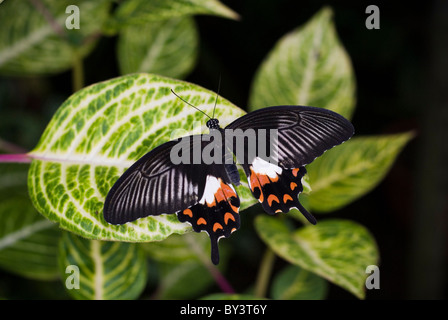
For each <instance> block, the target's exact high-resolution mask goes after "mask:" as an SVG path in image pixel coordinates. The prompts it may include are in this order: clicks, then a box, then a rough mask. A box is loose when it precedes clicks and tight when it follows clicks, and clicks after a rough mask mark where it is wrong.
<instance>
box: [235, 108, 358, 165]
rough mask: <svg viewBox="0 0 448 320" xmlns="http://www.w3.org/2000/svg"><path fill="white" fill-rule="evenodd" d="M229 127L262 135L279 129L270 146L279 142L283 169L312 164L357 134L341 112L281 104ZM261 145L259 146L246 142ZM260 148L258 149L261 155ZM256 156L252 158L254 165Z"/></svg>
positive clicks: (246, 146)
mask: <svg viewBox="0 0 448 320" xmlns="http://www.w3.org/2000/svg"><path fill="white" fill-rule="evenodd" d="M226 129H232V130H235V129H241V130H243V131H244V130H247V129H253V130H254V131H255V134H256V135H257V141H259V140H260V138H265V139H266V137H260V136H259V134H260V132H264V131H263V130H267V131H266V134H267V137H268V138H271V135H270V131H269V130H271V129H273V130H277V134H276V136H277V138H278V140H277V142H275V141H268V142H267V146H270V145H271V144H272V143H276V146H278V148H277V153H276V159H274V160H275V161H277V162H278V164H279V165H280V166H281V167H282V168H289V169H294V168H300V167H303V166H304V165H306V164H308V163H311V162H312V161H313V160H314V159H315V158H317V157H318V156H320V155H322V154H323V153H324V152H325V151H326V150H328V149H330V148H332V147H334V146H336V145H338V144H341V143H342V142H344V141H346V140H348V139H349V138H350V137H351V136H352V135H353V133H354V128H353V125H352V124H351V123H350V122H349V121H348V120H346V119H345V118H344V117H342V116H341V115H339V114H337V113H335V112H332V111H329V110H326V109H322V108H315V107H304V106H278V107H269V108H263V109H259V110H256V111H254V112H251V113H248V114H246V115H244V116H242V117H241V118H238V119H236V120H235V121H233V122H232V123H230V124H229V125H228V126H227V127H226ZM244 147H245V149H246V151H247V150H248V148H250V147H252V148H255V147H257V148H259V145H257V146H254V145H245V146H244ZM259 152H260V151H259V149H257V150H256V151H255V155H257V156H258V154H259ZM252 160H253V159H248V160H247V162H248V163H249V164H250V163H251V161H252Z"/></svg>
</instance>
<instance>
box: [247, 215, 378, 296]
mask: <svg viewBox="0 0 448 320" xmlns="http://www.w3.org/2000/svg"><path fill="white" fill-rule="evenodd" d="M255 227H256V230H257V232H258V234H259V235H260V237H261V239H262V240H263V241H264V242H265V243H266V244H267V245H268V246H269V247H270V248H271V249H272V250H273V251H274V252H275V253H276V254H278V255H279V256H280V257H282V258H283V259H285V260H287V261H289V262H290V263H292V264H294V265H297V266H299V267H302V268H303V269H305V270H307V271H310V272H313V273H315V274H317V275H319V276H321V277H323V278H325V279H327V280H328V281H330V282H333V283H334V284H336V285H339V286H341V287H342V288H344V289H346V290H348V291H349V292H351V293H352V294H354V295H355V296H356V297H358V298H360V299H363V298H364V297H365V291H364V286H365V279H366V273H365V270H366V267H367V266H369V265H376V264H378V249H377V247H376V243H375V240H374V239H373V237H372V236H371V235H370V233H369V232H368V231H367V230H366V229H365V228H364V227H363V226H361V225H359V224H357V223H355V222H353V221H348V220H338V219H334V220H324V221H320V222H318V224H317V225H315V226H312V225H310V226H305V227H302V228H299V229H297V230H296V231H294V232H290V230H289V229H288V228H287V227H286V225H285V224H284V223H283V222H282V221H281V220H279V219H276V218H273V217H267V216H264V215H262V216H258V217H257V219H256V220H255Z"/></svg>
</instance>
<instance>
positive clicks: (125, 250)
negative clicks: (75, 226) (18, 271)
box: [59, 232, 146, 300]
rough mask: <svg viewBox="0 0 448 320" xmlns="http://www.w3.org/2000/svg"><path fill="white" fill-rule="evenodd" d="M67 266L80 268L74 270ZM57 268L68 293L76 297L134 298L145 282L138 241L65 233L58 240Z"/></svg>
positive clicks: (144, 271) (144, 268)
mask: <svg viewBox="0 0 448 320" xmlns="http://www.w3.org/2000/svg"><path fill="white" fill-rule="evenodd" d="M68 266H76V267H78V268H79V288H78V289H77V288H76V287H74V288H71V287H67V284H75V283H76V280H74V278H73V277H76V273H75V272H73V271H72V269H70V268H69V269H67V267H68ZM59 268H60V272H61V278H62V279H63V281H64V284H65V285H66V287H67V291H68V292H69V294H70V295H71V296H72V297H74V298H75V299H83V300H84V299H89V300H91V299H95V300H105V299H108V300H118V299H120V300H121V299H135V298H137V297H139V296H140V294H141V292H142V290H143V289H144V287H145V285H146V260H145V256H144V253H143V251H142V250H141V249H140V247H139V246H138V245H137V244H132V243H123V242H116V241H115V242H105V241H98V240H88V239H84V238H81V237H78V236H76V235H74V234H72V233H69V232H64V234H63V236H62V239H61V241H60V243H59Z"/></svg>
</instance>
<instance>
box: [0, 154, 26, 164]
mask: <svg viewBox="0 0 448 320" xmlns="http://www.w3.org/2000/svg"><path fill="white" fill-rule="evenodd" d="M0 162H20V163H30V162H31V158H30V157H29V156H28V154H26V153H18V154H0Z"/></svg>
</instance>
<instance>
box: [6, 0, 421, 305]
mask: <svg viewBox="0 0 448 320" xmlns="http://www.w3.org/2000/svg"><path fill="white" fill-rule="evenodd" d="M94 3H95V4H93V2H92V1H78V2H77V5H78V6H79V8H80V11H81V12H83V14H84V12H85V13H86V15H85V16H83V21H85V23H86V24H85V25H84V24H83V27H82V28H81V29H79V30H76V29H73V30H67V29H65V28H55V26H58V25H59V26H63V25H64V20H65V18H66V16H67V14H66V13H65V8H66V7H67V6H68V5H70V3H69V1H65V0H64V1H61V0H39V1H6V2H5V3H4V4H2V5H1V9H0V21H2V22H3V25H4V26H5V27H4V28H2V30H0V48H1V49H0V73H2V74H4V75H18V76H23V75H33V76H40V75H45V74H55V73H60V72H63V71H65V70H68V69H71V68H73V70H74V71H75V74H78V75H79V73H77V72H76V70H77V68H78V67H79V64H80V62H82V59H83V58H85V57H87V56H88V55H89V54H90V53H91V52H92V51H93V50H94V49H95V46H96V44H97V42H98V41H97V40H98V38H99V37H100V36H101V35H103V34H107V35H110V36H112V35H113V36H116V37H117V38H118V41H117V50H116V57H117V59H118V61H117V62H118V65H119V70H120V72H121V73H122V75H121V76H119V77H117V78H114V79H110V80H105V81H103V82H99V83H96V84H93V85H91V86H88V87H86V88H83V89H81V90H77V91H76V92H75V93H74V94H73V95H72V96H70V97H69V98H68V99H67V100H66V101H65V102H64V103H63V104H62V105H61V106H60V108H58V110H57V112H56V113H55V114H54V116H53V117H52V119H51V121H50V123H49V124H48V126H47V128H46V129H45V131H44V133H43V134H42V136H41V138H40V141H39V143H38V144H37V146H36V147H35V148H34V149H33V150H32V151H31V152H30V153H28V156H29V157H30V158H31V159H32V161H31V164H1V166H0V172H1V176H0V189H1V191H2V192H0V195H1V197H0V267H1V268H2V269H4V270H6V271H8V272H12V273H15V274H17V275H20V276H23V277H28V278H32V279H40V280H50V279H55V278H58V277H59V278H60V281H61V282H64V281H65V279H66V278H67V274H66V267H67V266H68V265H76V266H78V267H79V269H80V273H81V280H80V282H81V284H80V289H78V290H76V289H72V290H67V291H68V293H69V294H70V295H71V296H72V297H73V298H75V299H135V298H138V297H142V292H143V291H144V290H145V288H146V287H151V286H154V284H155V285H157V287H158V289H157V291H156V292H157V295H156V296H155V297H156V298H197V297H201V296H203V297H204V298H205V299H249V298H255V297H257V298H262V297H264V298H272V299H323V298H325V295H326V292H327V287H328V282H331V283H333V284H335V285H338V286H340V287H342V288H344V289H346V290H348V291H349V292H351V293H352V294H353V295H355V296H356V297H358V298H361V299H362V298H364V297H365V291H364V281H365V278H366V274H365V269H366V267H367V266H368V265H372V264H378V263H379V252H378V249H377V246H376V243H375V240H374V237H373V236H372V235H371V234H370V232H369V231H368V230H367V229H366V228H365V227H364V226H362V225H360V224H359V223H357V222H355V221H349V220H344V219H335V218H333V219H325V218H324V217H322V218H321V217H319V219H318V220H319V222H318V224H317V225H316V226H310V225H308V224H307V223H306V222H303V219H302V218H300V217H299V215H297V213H292V214H289V215H282V216H275V217H268V216H266V215H265V214H264V213H261V211H262V210H261V208H258V207H257V210H258V211H260V215H259V216H257V217H256V219H255V230H256V233H257V234H258V236H259V238H260V239H261V240H262V241H263V242H264V243H265V244H266V246H267V247H268V250H272V252H273V253H274V254H273V255H267V256H268V257H271V258H267V259H263V261H262V263H261V266H260V274H259V276H258V278H257V279H258V280H257V281H259V282H260V283H262V282H263V281H266V280H267V279H269V278H270V274H269V273H267V274H265V273H264V272H262V271H261V270H270V269H271V268H270V266H272V264H273V263H274V259H275V257H280V258H282V259H283V260H284V261H286V262H287V265H286V266H285V267H284V268H283V269H282V270H280V271H279V272H277V273H276V274H274V275H273V277H272V278H273V282H272V286H271V291H270V292H269V293H267V289H266V287H265V286H263V285H258V284H259V283H257V284H255V287H256V290H255V292H253V293H251V292H249V293H247V292H240V293H238V294H235V293H234V292H233V290H231V289H229V288H230V287H229V286H228V283H227V282H226V280H225V278H224V277H223V274H225V273H226V261H225V260H226V258H225V257H224V259H223V260H224V261H223V262H222V264H221V266H220V270H218V269H216V268H215V267H214V266H212V265H211V263H210V261H209V257H208V252H209V243H208V239H207V238H206V236H205V235H204V234H191V233H189V232H190V231H191V227H189V226H188V225H187V224H183V223H180V222H178V220H177V218H176V216H175V215H161V216H152V217H148V218H145V219H140V220H138V221H135V222H132V223H128V224H126V225H123V226H114V225H109V224H108V223H106V222H105V221H104V219H103V216H102V206H103V202H104V199H105V196H106V194H107V192H108V190H109V189H110V187H111V186H112V184H113V183H114V182H115V181H116V180H117V179H118V177H119V176H120V175H121V174H122V173H123V172H124V170H125V169H126V168H128V167H129V166H130V165H131V164H132V163H133V162H134V161H136V160H137V159H138V158H139V157H141V156H142V155H144V154H145V153H146V152H147V151H148V150H150V149H152V148H154V147H156V146H157V145H160V144H161V143H163V142H165V141H168V140H169V139H171V138H174V137H173V136H172V132H173V131H175V130H177V131H176V132H177V136H179V135H182V134H187V133H191V132H192V131H194V130H197V131H202V130H205V129H206V128H205V126H204V118H203V115H202V114H200V113H198V112H197V111H196V110H194V109H193V108H190V107H189V106H187V105H186V104H184V103H183V102H181V101H180V100H179V99H177V98H176V97H175V96H173V95H172V94H171V91H170V89H173V90H175V91H176V92H177V93H178V94H179V95H180V96H182V97H183V98H184V99H185V100H187V101H189V102H190V103H192V104H193V105H196V106H200V108H201V110H203V111H204V112H207V113H209V114H210V113H211V110H212V109H213V107H214V104H215V99H216V94H215V93H214V92H212V91H209V90H207V89H205V88H202V87H200V86H198V85H195V84H192V83H189V82H185V81H181V80H177V79H174V78H184V77H186V76H187V75H188V73H189V72H190V71H191V70H193V68H194V66H195V63H196V61H197V55H198V51H199V45H198V38H199V35H198V31H197V28H196V25H195V22H194V19H193V17H192V15H195V14H208V15H215V16H221V17H225V18H230V19H237V18H238V15H237V14H236V13H234V12H233V11H232V10H230V9H229V8H227V7H225V6H224V5H223V4H221V3H220V2H218V1H216V0H187V1H185V0H183V1H181V0H176V1H174V0H173V1H169V2H168V1H162V0H150V1H143V0H128V1H122V2H120V3H119V4H118V5H117V6H113V5H112V1H111V0H102V1H95V2H94ZM33 6H34V7H33ZM36 8H37V9H38V11H39V12H40V13H37V12H36V11H35V9H36ZM17 12H20V15H18V14H16V13H17ZM87 12H88V14H87ZM17 16H20V19H17V18H16V17H17ZM4 21H8V23H5V22H4ZM141 33H144V34H146V35H147V37H145V38H144V39H142V37H141V36H140V35H141ZM36 57H38V58H36ZM78 71H79V70H78ZM134 72H137V73H135V74H134ZM169 77H170V78H169ZM74 83H75V84H74V85H75V88H76V87H77V85H76V83H78V86H79V78H78V81H77V80H76V79H75V80H74ZM77 89H79V88H77ZM280 104H293V105H297V104H301V105H313V106H317V107H323V108H329V109H332V110H334V111H336V112H339V113H341V114H342V115H344V116H345V117H347V118H351V117H352V115H353V113H354V111H355V77H354V72H353V69H352V66H351V62H350V58H349V55H348V54H347V52H346V51H345V49H344V48H343V46H342V44H341V42H340V41H339V39H338V37H337V34H336V31H335V26H334V24H333V22H332V10H331V9H330V8H323V9H322V10H321V11H320V12H318V13H317V14H316V15H315V16H314V17H312V18H311V19H310V21H309V22H308V23H306V24H305V25H304V26H301V27H299V28H297V29H296V30H293V31H292V32H290V33H289V34H287V35H285V36H284V37H283V38H281V39H280V40H279V41H278V43H277V44H276V45H275V46H274V47H273V49H272V50H271V52H270V53H269V54H268V55H267V57H266V59H265V60H264V61H263V63H262V64H261V65H260V67H259V69H258V71H257V72H256V74H255V77H254V80H253V84H252V89H251V94H250V98H249V110H254V109H257V108H262V107H266V106H270V105H280ZM243 114H244V111H243V110H242V109H240V108H238V107H237V106H235V105H233V104H232V103H231V102H229V101H227V100H226V99H224V98H221V97H220V98H219V99H218V101H217V105H216V113H215V115H216V116H217V117H218V118H219V119H220V122H221V124H222V125H226V124H227V123H229V122H230V121H232V120H233V119H235V118H237V117H239V116H241V115H243ZM198 122H200V123H201V125H202V126H201V128H197V126H196V127H195V126H194V125H196V124H197V123H198ZM177 136H176V137H177ZM411 138H412V134H411V133H402V134H396V135H384V136H357V137H355V138H353V139H352V140H350V141H348V142H346V143H344V144H343V145H341V146H338V147H336V148H334V149H332V150H330V151H328V152H326V153H325V154H324V155H323V156H322V157H320V158H318V159H316V160H315V161H314V162H313V163H312V164H310V165H308V166H307V170H308V177H307V179H306V181H307V182H308V183H309V188H305V193H304V195H303V196H302V198H303V203H305V204H307V207H308V208H309V209H310V210H311V211H313V212H322V213H323V212H325V213H330V212H333V211H335V210H337V209H341V208H343V207H344V206H346V205H348V204H350V203H351V202H353V201H355V200H356V199H358V198H360V197H362V196H363V195H365V194H366V193H368V192H369V191H370V190H372V189H373V188H374V187H375V186H376V185H377V184H378V183H379V182H380V181H381V180H382V179H383V178H384V176H385V175H386V174H387V172H388V170H389V168H390V167H391V165H392V163H393V161H394V159H395V158H396V157H397V155H398V154H399V152H400V151H401V149H402V148H403V147H404V146H405V145H406V143H407V142H408V141H409V140H410V139H411ZM27 170H28V191H29V196H28V195H27V194H26V177H25V176H26V171H27ZM242 179H243V177H242ZM237 191H238V193H239V195H240V198H241V200H242V209H245V208H248V207H250V206H253V205H254V204H255V203H256V200H255V199H254V198H253V197H252V196H251V194H250V191H249V190H248V187H247V182H245V180H244V179H243V183H242V185H241V186H239V187H238V189H237ZM30 199H31V201H30ZM33 205H34V206H33ZM34 208H35V209H34ZM36 209H37V211H38V212H40V213H41V214H42V216H41V215H39V214H38V213H37V212H36ZM44 217H45V218H44ZM290 217H292V218H293V219H291V218H290ZM245 218H246V216H245V215H244V212H243V214H242V219H243V220H244V219H245ZM50 221H52V222H55V223H51V222H50ZM300 223H304V225H302V226H298V225H299V224H300ZM56 225H58V226H59V227H60V228H57V227H56ZM61 229H64V230H61ZM240 232H244V230H241V231H240ZM106 240H108V241H106ZM128 242H136V243H128ZM223 242H225V241H223ZM224 244H225V243H224ZM226 249H227V248H224V251H223V252H224V254H223V256H227V255H230V254H231V253H232V251H231V250H226ZM58 261H59V262H58ZM154 270H155V271H154ZM213 280H215V281H216V282H217V283H218V285H220V287H221V289H222V290H223V291H224V293H214V294H212V292H210V291H208V290H209V288H210V287H211V284H212V283H213ZM254 281H255V279H254Z"/></svg>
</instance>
